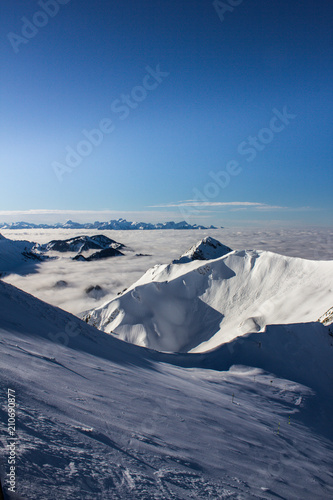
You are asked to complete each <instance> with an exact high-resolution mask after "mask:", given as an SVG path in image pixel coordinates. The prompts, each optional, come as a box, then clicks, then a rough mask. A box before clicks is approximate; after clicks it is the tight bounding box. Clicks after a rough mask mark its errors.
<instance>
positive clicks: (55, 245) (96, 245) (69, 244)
mask: <svg viewBox="0 0 333 500" xmlns="http://www.w3.org/2000/svg"><path fill="white" fill-rule="evenodd" d="M123 247H124V245H123V244H122V243H118V242H117V241H115V240H112V239H111V238H108V237H107V236H105V235H103V234H97V235H94V236H76V237H74V238H68V239H66V240H52V241H50V242H49V243H46V244H44V245H38V250H40V251H49V250H54V251H57V252H77V253H81V252H86V251H87V250H105V249H107V248H123Z"/></svg>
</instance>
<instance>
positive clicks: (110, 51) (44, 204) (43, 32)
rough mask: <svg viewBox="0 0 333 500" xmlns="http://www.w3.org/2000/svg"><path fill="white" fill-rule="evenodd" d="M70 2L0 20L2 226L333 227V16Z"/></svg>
mask: <svg viewBox="0 0 333 500" xmlns="http://www.w3.org/2000/svg"><path fill="white" fill-rule="evenodd" d="M61 2H62V3H61V4H60V0H59V2H58V1H56V0H52V1H51V2H47V0H41V1H40V2H37V1H28V0H17V1H15V2H3V3H2V5H1V18H2V24H1V50H2V70H1V186H2V189H1V198H0V211H6V210H8V211H21V210H22V211H26V210H38V209H44V210H59V211H68V213H72V212H73V211H76V210H78V211H79V210H80V211H82V210H85V211H92V212H98V211H99V210H111V211H117V213H118V214H119V216H121V214H124V217H125V218H126V214H127V213H129V212H131V213H138V216H137V217H136V218H137V219H139V218H141V219H144V220H147V221H148V220H149V212H150V211H151V212H152V214H155V219H156V217H157V219H160V220H168V219H175V218H178V219H184V218H187V219H191V221H192V222H206V223H213V224H214V223H215V224H222V225H223V224H225V225H227V224H229V225H232V224H233V223H240V222H246V221H258V223H261V222H263V223H270V222H273V221H281V223H283V222H284V221H285V222H286V223H287V222H288V221H289V223H290V222H293V221H295V222H298V223H303V222H304V223H310V224H331V222H332V215H333V209H332V185H333V182H332V181H333V174H332V156H333V155H332V153H333V151H332V101H333V100H332V81H333V70H332V33H331V26H332V21H333V3H332V2H330V1H327V0H313V1H310V0H302V1H298V0H292V1H290V0H280V1H270V2H267V0H252V1H250V0H243V2H242V1H236V0H230V4H233V5H234V7H230V9H229V10H228V11H225V12H224V13H223V7H222V6H219V7H217V6H214V5H213V2H212V1H206V0H196V1H191V2H189V1H188V0H186V1H185V0H177V1H175V0H173V1H171V0H163V1H156V0H143V1H141V2H138V1H137V0H136V1H134V0H123V1H121V2H107V1H105V0H95V1H91V0H69V1H67V2H66V0H61ZM220 3H221V4H222V3H223V2H220ZM224 3H225V4H228V0H226V2H224ZM42 4H44V8H43V7H42ZM236 4H238V5H237V6H236ZM38 12H39V13H38ZM41 12H42V13H41ZM52 16H53V17H52ZM27 21H28V22H27ZM31 22H33V24H35V25H36V24H37V25H38V27H37V28H34V26H33V25H31V24H29V23H31ZM158 65H159V70H160V72H161V75H160V76H159V75H156V71H157V73H158ZM147 67H149V68H150V69H147ZM154 72H155V76H153V75H154ZM121 101H122V102H121ZM273 110H275V111H273ZM279 113H282V114H284V118H283V119H282V121H281V118H278V115H279ZM286 115H287V118H286ZM290 115H292V117H290ZM275 116H276V118H274V117H275ZM288 116H289V118H288ZM105 119H107V120H109V121H105ZM103 120H104V121H103ZM101 122H102V123H103V126H104V127H105V128H104V131H103V132H100V133H99V134H97V135H96V134H95V135H94V137H93V138H92V137H90V141H91V140H92V139H93V140H94V141H95V145H91V142H90V143H87V142H85V143H82V141H87V140H88V139H87V137H85V136H84V134H83V130H86V131H91V130H92V129H96V128H99V127H100V126H101ZM111 122H112V123H111ZM262 129H264V130H262ZM106 131H107V132H106ZM101 137H102V139H103V140H102V141H101ZM251 142H252V144H250V143H251ZM99 143H100V144H99ZM67 147H69V148H72V149H73V150H74V151H77V150H78V148H79V153H80V158H79V160H78V159H77V158H78V157H76V160H75V161H76V163H77V166H76V167H75V168H74V167H73V163H71V161H72V162H73V161H74V160H73V158H70V159H69V161H67V162H66V155H67V152H68V150H66V148H67ZM72 149H70V150H71V151H72ZM88 153H89V154H88ZM84 155H86V156H84ZM67 160H68V158H67ZM231 161H235V162H236V163H232V164H230V163H229V162H231ZM228 169H229V173H228V176H229V179H227V177H226V174H225V172H226V171H227V170H228ZM223 172H224V173H223ZM230 172H232V174H231V175H230ZM209 173H213V174H211V175H209ZM236 173H237V175H235V174H236ZM214 175H215V180H214V179H213V178H212V176H213V177H214ZM216 176H217V177H216ZM59 179H61V182H60V180H59ZM216 179H220V181H221V179H223V181H221V182H220V183H219V182H218V181H217V180H216ZM140 212H142V217H140ZM59 213H60V212H59ZM74 213H75V212H74ZM63 214H65V212H64V213H63ZM156 214H157V215H156ZM19 218H20V219H23V220H24V219H27V218H28V217H27V216H26V217H24V216H23V215H22V217H19ZM59 218H61V219H62V220H63V219H64V218H66V217H65V215H64V216H61V217H59ZM94 218H95V219H97V218H99V219H102V220H103V219H105V217H102V216H101V217H97V216H96V217H95V216H94ZM0 219H1V220H6V219H8V220H9V219H10V217H9V216H8V217H6V216H5V215H1V216H0Z"/></svg>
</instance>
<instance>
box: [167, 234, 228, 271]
mask: <svg viewBox="0 0 333 500" xmlns="http://www.w3.org/2000/svg"><path fill="white" fill-rule="evenodd" d="M229 252H232V249H231V248H229V247H227V246H225V245H222V243H220V242H219V241H218V240H216V239H215V238H212V237H211V236H207V237H206V238H204V239H203V240H201V241H199V243H197V244H196V245H193V247H191V248H190V249H189V250H188V251H187V252H185V253H184V254H183V255H181V256H180V258H179V260H174V261H173V264H183V263H185V262H190V261H192V260H210V259H217V258H218V257H222V256H223V255H226V254H227V253H229Z"/></svg>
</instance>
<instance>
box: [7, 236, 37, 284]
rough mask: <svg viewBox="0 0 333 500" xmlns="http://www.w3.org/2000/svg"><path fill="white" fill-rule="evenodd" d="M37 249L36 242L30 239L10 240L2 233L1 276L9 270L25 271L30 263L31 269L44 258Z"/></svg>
mask: <svg viewBox="0 0 333 500" xmlns="http://www.w3.org/2000/svg"><path fill="white" fill-rule="evenodd" d="M45 258H46V257H43V256H42V255H40V254H39V253H36V251H35V243H33V242H30V241H24V240H22V241H20V240H10V239H7V238H5V237H4V236H2V235H1V234H0V276H1V275H3V274H5V273H9V272H17V273H20V272H23V271H24V267H27V264H30V270H31V269H32V268H33V267H34V265H35V264H36V263H37V262H40V261H41V260H44V259H45Z"/></svg>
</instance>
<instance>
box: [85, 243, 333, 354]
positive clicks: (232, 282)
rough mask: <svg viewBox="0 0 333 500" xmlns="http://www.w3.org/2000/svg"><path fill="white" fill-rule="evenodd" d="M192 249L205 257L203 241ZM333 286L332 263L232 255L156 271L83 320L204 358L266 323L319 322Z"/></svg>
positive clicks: (145, 342) (136, 341)
mask: <svg viewBox="0 0 333 500" xmlns="http://www.w3.org/2000/svg"><path fill="white" fill-rule="evenodd" d="M195 248H199V249H200V250H201V254H200V255H201V256H202V257H203V255H204V254H205V250H202V249H205V248H207V254H208V255H209V256H210V255H211V253H210V252H211V246H210V242H209V241H207V240H206V241H202V242H200V243H199V244H198V245H196V247H195ZM217 248H221V247H219V246H217ZM228 250H229V249H228ZM222 251H224V249H223V247H222ZM189 253H190V255H192V253H193V252H189ZM194 253H195V251H194ZM185 255H186V256H187V255H188V254H185ZM176 262H177V261H176ZM332 283H333V261H308V260H304V259H298V258H292V257H285V256H283V255H278V254H274V253H272V252H265V251H260V250H259V251H256V250H240V251H239V250H237V251H231V252H229V253H227V254H226V255H224V256H222V257H219V258H216V259H212V260H206V261H202V260H192V261H191V260H190V261H189V262H185V263H171V264H169V265H160V266H155V267H153V268H151V269H149V270H148V271H147V272H146V273H145V274H144V275H143V276H142V277H141V278H140V279H139V280H138V281H137V282H136V283H134V284H133V285H132V286H131V287H129V288H128V289H127V290H126V291H125V292H123V293H122V294H121V295H119V296H118V297H116V298H114V299H113V300H111V301H109V302H107V303H106V304H104V305H102V306H100V307H98V308H96V309H94V310H92V311H89V312H88V313H86V314H85V315H84V319H85V321H87V322H88V323H89V324H91V325H94V326H96V327H97V328H99V329H100V330H103V331H105V332H108V333H112V335H114V336H116V337H117V338H120V339H122V340H125V341H127V342H131V343H134V344H137V345H141V346H145V347H149V348H152V349H156V350H158V351H165V352H188V351H192V352H204V351H208V350H210V349H213V348H216V347H218V346H219V345H221V344H223V343H225V342H230V341H232V340H233V339H234V338H235V337H237V336H242V335H244V334H247V333H249V332H263V331H264V330H265V327H266V325H269V324H290V323H299V322H302V323H303V322H311V321H317V319H318V318H319V316H321V315H322V314H323V313H324V312H325V311H326V310H327V309H328V308H329V307H330V306H331V304H332V303H333V289H332Z"/></svg>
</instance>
